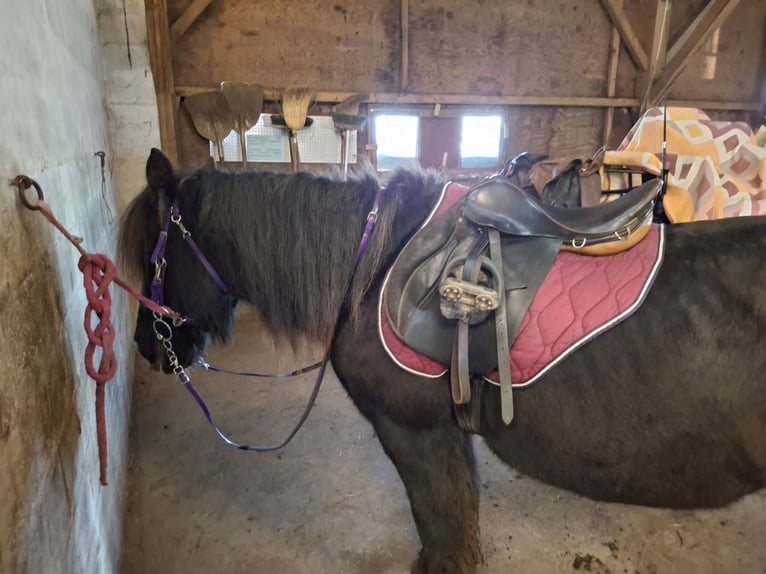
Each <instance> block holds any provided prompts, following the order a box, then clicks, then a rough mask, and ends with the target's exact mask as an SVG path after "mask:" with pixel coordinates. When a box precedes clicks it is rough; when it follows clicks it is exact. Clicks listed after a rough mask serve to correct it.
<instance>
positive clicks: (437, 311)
mask: <svg viewBox="0 0 766 574" xmlns="http://www.w3.org/2000/svg"><path fill="white" fill-rule="evenodd" d="M660 188H661V181H660V180H653V181H650V182H648V183H645V184H644V185H642V186H640V187H638V188H636V189H634V190H632V191H631V192H629V193H627V194H625V195H623V196H621V197H619V198H618V199H616V200H614V201H612V202H609V203H606V204H603V205H598V206H595V207H585V208H564V207H558V206H555V205H550V204H547V203H544V202H543V201H541V199H540V198H539V197H537V196H536V195H535V194H533V193H532V192H530V191H529V190H527V189H524V188H521V187H519V186H517V185H515V184H514V183H512V181H511V180H510V179H509V178H508V177H506V175H504V174H498V175H495V176H492V177H490V178H487V179H485V180H484V181H482V182H480V183H479V184H478V185H476V186H474V187H473V188H471V189H470V190H469V191H468V192H467V193H466V195H465V196H463V198H462V199H461V200H460V201H458V203H457V204H455V205H454V206H453V207H451V208H450V209H449V210H448V211H446V212H445V213H444V214H443V215H441V216H440V217H438V218H437V219H435V220H433V221H430V222H428V223H427V224H426V225H424V226H423V227H422V228H421V229H420V230H419V231H418V232H417V233H416V234H415V235H414V236H413V238H412V239H411V240H410V241H409V242H408V243H407V245H406V246H405V248H404V249H403V250H402V252H401V254H400V255H399V257H398V259H397V260H396V262H395V263H394V265H393V267H392V268H391V270H390V271H389V274H388V277H387V280H386V284H385V287H384V293H383V302H384V310H385V312H386V313H387V316H388V319H389V321H390V323H391V326H392V327H393V329H394V331H395V332H396V333H397V335H398V336H399V337H400V338H401V339H402V340H403V341H404V342H405V343H407V345H409V346H410V347H412V348H413V349H415V350H416V351H418V352H420V353H422V354H424V355H426V356H428V357H430V358H432V359H433V360H435V361H438V362H440V363H443V364H445V365H450V378H451V386H452V397H453V401H454V402H455V404H457V405H463V404H466V403H468V402H469V401H470V399H471V388H472V384H471V379H472V375H475V374H479V375H481V374H487V373H489V372H492V371H494V370H498V371H499V374H500V390H501V391H500V392H501V408H502V417H503V420H504V421H505V423H506V424H509V423H510V422H511V419H512V418H513V400H512V385H511V372H510V352H509V351H510V342H511V341H513V339H514V338H515V336H516V333H517V332H518V329H519V327H520V326H521V322H522V319H523V318H524V315H525V314H526V312H527V309H528V307H529V305H530V303H531V302H532V299H533V298H534V295H535V293H536V292H537V290H538V289H539V287H540V285H541V283H542V281H543V279H544V278H545V276H546V275H547V273H548V271H549V269H550V267H551V266H552V265H553V261H554V259H555V258H556V255H557V254H558V252H559V250H561V249H562V248H563V249H569V250H572V251H575V252H578V253H583V254H591V255H593V254H596V255H597V254H606V253H616V252H619V251H622V250H625V249H628V248H629V247H631V246H632V245H635V244H636V243H637V242H638V241H640V240H641V239H642V238H643V237H644V236H645V235H646V233H647V232H648V230H649V225H650V224H651V220H652V209H653V203H654V199H655V198H656V197H657V195H658V193H659V191H660ZM492 319H494V320H492Z"/></svg>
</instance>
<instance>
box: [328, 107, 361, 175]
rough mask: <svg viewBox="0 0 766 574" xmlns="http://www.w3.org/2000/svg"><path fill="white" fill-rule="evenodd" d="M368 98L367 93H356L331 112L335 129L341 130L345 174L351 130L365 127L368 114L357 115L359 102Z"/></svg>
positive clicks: (341, 160) (344, 173) (342, 159)
mask: <svg viewBox="0 0 766 574" xmlns="http://www.w3.org/2000/svg"><path fill="white" fill-rule="evenodd" d="M366 99H367V94H354V95H353V96H350V97H348V98H346V99H345V100H343V101H342V102H339V103H338V104H337V105H336V106H335V107H334V108H333V110H332V111H331V112H330V117H332V123H333V125H334V126H335V129H336V130H338V131H340V146H341V147H340V162H341V163H342V164H343V175H346V174H348V152H349V149H348V147H349V144H350V141H351V138H350V137H349V132H350V131H352V130H353V131H357V130H360V129H362V128H363V127H364V124H365V122H366V121H367V117H366V116H360V115H357V114H358V112H359V104H360V103H362V102H363V101H364V100H366Z"/></svg>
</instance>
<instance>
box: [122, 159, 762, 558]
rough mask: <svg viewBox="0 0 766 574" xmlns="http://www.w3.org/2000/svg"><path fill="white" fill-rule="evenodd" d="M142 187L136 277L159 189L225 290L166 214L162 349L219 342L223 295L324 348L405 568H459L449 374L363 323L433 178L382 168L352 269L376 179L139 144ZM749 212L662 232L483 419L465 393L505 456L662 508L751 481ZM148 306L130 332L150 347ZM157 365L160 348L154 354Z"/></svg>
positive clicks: (461, 547) (134, 241) (466, 533)
mask: <svg viewBox="0 0 766 574" xmlns="http://www.w3.org/2000/svg"><path fill="white" fill-rule="evenodd" d="M147 180H148V184H149V185H148V187H147V188H146V189H145V190H144V191H143V192H142V193H141V194H140V195H139V196H138V197H137V198H136V199H135V200H134V201H133V203H132V205H131V207H130V208H129V210H128V212H127V213H126V216H125V219H124V221H123V225H122V229H121V238H120V239H121V250H122V254H123V256H124V259H125V261H126V262H127V263H129V264H131V265H132V267H133V268H134V270H136V271H138V272H139V273H140V274H141V277H142V281H143V288H144V290H145V291H147V292H148V289H149V283H150V281H151V279H152V275H153V272H154V270H153V267H151V266H150V264H149V259H150V255H151V252H152V249H153V247H154V244H155V242H156V240H157V236H158V234H159V232H160V228H161V226H162V221H163V214H164V213H165V211H166V209H167V208H168V205H169V204H170V203H172V202H174V201H175V202H177V205H178V207H179V210H180V213H181V214H182V216H183V221H184V223H185V225H186V227H187V228H188V229H189V231H191V232H192V233H193V237H194V239H195V240H196V242H197V244H198V245H199V246H200V249H201V250H202V251H203V252H204V253H205V255H206V256H207V257H208V259H209V260H210V261H211V262H212V264H213V266H214V267H215V268H216V270H217V271H218V273H219V274H220V275H221V277H222V279H223V281H224V282H225V284H226V286H227V287H228V289H229V291H230V293H229V294H224V293H223V292H222V290H221V289H220V288H219V287H218V286H217V285H216V284H215V282H214V281H213V280H212V279H211V278H210V275H209V274H208V273H207V272H206V271H205V269H204V268H203V266H202V265H201V264H200V263H199V261H198V260H197V258H196V257H195V255H194V254H193V253H192V251H191V250H190V249H189V248H188V247H187V246H186V245H185V242H184V241H183V240H182V238H181V234H180V232H179V231H178V230H177V229H174V228H173V229H171V231H170V235H169V237H168V242H167V251H166V255H165V257H166V260H167V270H166V277H165V289H164V297H165V302H166V304H167V305H169V306H170V307H172V308H173V309H175V310H176V311H178V312H180V313H181V314H184V315H188V316H189V317H190V321H189V322H188V323H186V324H185V325H183V326H182V327H179V328H177V329H175V330H174V333H173V345H174V350H175V352H176V353H177V354H178V357H179V359H180V361H181V363H182V364H183V365H184V366H188V365H191V364H192V363H193V362H194V361H195V359H196V358H197V357H198V356H199V354H200V353H201V352H202V350H203V348H204V347H205V345H206V344H207V343H208V340H209V339H210V338H211V337H212V338H217V339H221V340H226V338H227V336H228V335H229V333H230V331H231V327H232V322H233V316H234V310H235V307H236V305H237V303H238V302H239V301H242V302H245V303H248V304H250V305H252V306H253V307H255V308H256V309H257V310H258V312H259V314H260V316H261V317H262V319H263V321H264V323H265V324H266V325H267V326H268V327H269V329H270V330H271V331H273V332H274V333H275V334H277V335H280V336H283V337H285V338H287V339H289V340H293V341H297V340H300V339H301V338H307V339H309V340H311V341H314V342H317V343H320V344H327V345H331V349H332V350H331V358H332V363H333V367H334V369H335V372H336V373H337V375H338V377H339V379H340V381H341V382H342V384H343V386H344V387H345V388H346V390H347V391H348V393H349V395H350V396H351V398H352V400H353V401H354V403H355V404H356V406H357V407H358V408H359V410H360V411H361V412H362V413H363V414H364V416H366V417H367V418H368V419H369V420H370V421H371V423H372V424H373V426H374V427H375V430H376V432H377V436H378V437H379V439H380V442H381V444H382V446H383V448H384V449H385V451H386V453H387V454H388V456H389V457H390V458H391V460H392V461H393V462H394V464H395V466H396V468H397V470H398V472H399V475H400V476H401V478H402V481H403V482H404V485H405V487H406V489H407V494H408V496H409V500H410V503H411V507H412V512H413V516H414V518H415V522H416V525H417V529H418V533H419V535H420V539H421V543H422V550H421V552H420V556H419V558H418V560H417V562H416V563H415V565H414V570H415V571H417V572H473V571H474V569H475V567H476V564H477V563H478V562H479V560H480V556H481V554H480V549H479V530H478V524H479V522H478V508H479V498H478V497H479V491H478V489H477V486H476V475H475V469H474V459H473V454H472V450H471V442H470V440H469V436H468V435H466V434H465V433H463V432H462V431H461V430H460V428H459V427H458V424H457V422H456V419H455V416H454V414H453V408H452V403H451V397H450V390H449V382H448V380H446V379H445V378H441V379H421V378H419V377H417V376H415V375H412V374H409V373H406V372H404V371H402V370H401V369H400V368H399V367H397V366H396V365H395V364H394V363H393V362H392V361H391V360H390V359H389V357H388V356H387V354H386V353H385V351H384V349H383V348H382V346H381V344H380V342H379V340H378V336H377V301H378V294H379V289H380V286H381V282H382V278H383V275H384V274H385V271H386V270H387V269H388V267H389V266H390V265H391V264H392V262H393V260H394V258H395V257H396V254H397V252H398V251H399V250H400V249H401V248H402V246H403V245H404V243H405V242H406V241H407V239H408V238H409V237H410V236H411V235H412V234H413V233H414V232H415V231H416V229H417V228H418V226H419V225H420V223H421V222H422V221H423V220H424V219H425V217H426V216H427V214H428V213H429V211H430V209H431V207H432V206H433V204H434V202H435V201H436V198H437V196H438V194H439V191H440V187H441V182H439V181H438V180H437V178H435V177H434V176H432V175H428V174H423V173H421V172H417V171H399V172H396V173H395V174H394V175H393V176H392V177H391V178H390V180H389V181H388V183H387V188H386V190H385V192H384V194H383V197H382V202H381V210H380V216H379V220H378V225H377V227H376V228H375V230H374V233H373V236H372V239H371V241H370V244H369V247H368V249H367V251H366V253H365V254H364V257H363V259H362V261H361V263H360V265H359V268H358V270H357V272H356V273H355V274H354V275H353V280H352V281H353V283H352V288H351V291H350V292H349V294H348V296H344V294H345V293H346V285H347V283H348V281H349V280H351V278H352V269H353V260H354V254H355V251H356V249H357V245H358V243H359V239H360V237H361V235H362V230H363V228H364V226H365V217H366V215H367V213H368V212H369V211H370V208H371V205H372V203H373V198H374V197H375V195H376V193H377V191H378V187H379V183H378V181H377V180H376V178H375V177H374V176H373V175H369V176H362V177H359V178H356V179H349V180H339V179H333V178H330V177H325V176H318V175H312V174H309V173H297V174H287V173H271V172H246V173H234V172H216V171H211V170H197V171H195V172H193V173H192V174H190V175H189V176H187V177H185V178H184V179H182V180H179V179H177V177H176V175H175V174H174V171H173V169H172V167H171V165H170V163H169V162H168V161H167V159H166V158H165V157H164V156H163V155H162V154H161V153H159V152H157V151H156V150H154V151H153V152H152V154H151V156H150V158H149V160H148V163H147ZM764 253H766V221H765V220H764V219H762V218H739V219H732V220H722V221H716V222H709V223H695V224H687V225H675V226H671V227H669V228H668V229H667V248H666V254H665V261H664V264H663V267H662V269H661V271H660V274H659V276H658V277H657V280H656V282H655V285H654V287H653V289H652V291H651V292H650V293H649V295H648V297H647V299H646V301H645V302H644V304H643V306H642V307H641V308H640V309H639V310H638V311H637V312H636V313H635V315H634V316H633V317H631V318H630V319H629V320H627V321H625V322H623V323H621V324H619V325H618V326H616V327H614V328H613V329H611V330H610V331H608V332H606V333H605V334H603V335H601V336H599V337H598V338H597V339H595V340H594V341H592V342H590V343H589V344H587V345H585V346H584V347H583V348H582V349H581V350H579V351H578V352H576V353H574V354H573V355H572V356H570V357H568V358H567V359H565V360H564V361H563V362H562V363H561V364H560V365H558V366H557V367H555V368H554V369H553V370H552V371H551V372H550V373H549V374H548V375H546V377H545V378H544V380H543V381H541V382H540V383H538V384H536V385H534V386H532V387H531V388H528V389H524V390H521V391H517V392H516V393H515V410H516V414H515V419H514V420H513V422H512V424H511V425H510V426H505V425H504V424H503V423H502V422H501V421H500V413H499V410H500V409H499V397H498V395H499V393H498V391H497V388H496V387H494V386H490V387H488V388H487V389H486V391H485V403H484V407H483V420H482V429H483V431H482V436H483V438H484V440H485V441H486V443H487V444H488V445H489V447H490V448H491V449H492V450H493V451H494V452H495V454H497V456H498V457H500V458H501V459H502V460H503V461H505V462H506V463H507V464H509V465H511V466H513V468H515V469H516V470H518V471H520V472H523V473H525V474H527V475H529V476H532V477H535V478H538V479H540V480H543V481H545V482H548V483H551V484H554V485H557V486H560V487H562V488H566V489H568V490H572V491H575V492H578V493H581V494H583V495H585V496H588V497H591V498H593V499H596V500H603V501H614V502H623V503H630V504H641V505H651V506H663V507H672V508H695V507H712V506H721V505H725V504H727V503H729V502H731V501H733V500H736V499H738V498H739V497H741V496H743V495H745V494H747V493H749V492H752V491H754V490H757V489H759V488H761V487H762V486H763V485H764V481H765V480H766V380H764V378H765V373H766V353H764V352H763V349H764V348H766V288H765V287H764V286H765V285H766V263H765V261H766V257H764ZM151 324H152V318H151V314H150V313H148V312H147V311H145V310H142V311H140V312H139V316H138V324H137V327H136V332H135V340H136V342H137V343H138V347H139V349H140V351H141V354H142V355H143V356H144V357H145V358H146V359H147V360H149V361H151V362H159V361H161V360H163V358H164V355H162V354H160V351H161V348H160V349H158V348H157V345H156V342H157V341H156V338H155V335H154V333H153V331H152V326H151ZM165 367H166V368H167V361H166V364H165Z"/></svg>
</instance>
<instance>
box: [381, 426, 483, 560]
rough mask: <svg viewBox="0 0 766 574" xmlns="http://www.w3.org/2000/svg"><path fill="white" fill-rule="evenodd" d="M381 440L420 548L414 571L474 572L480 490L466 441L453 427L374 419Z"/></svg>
mask: <svg viewBox="0 0 766 574" xmlns="http://www.w3.org/2000/svg"><path fill="white" fill-rule="evenodd" d="M373 425H374V426H375V430H376V431H377V433H378V437H379V438H380V442H381V443H382V445H383V448H384V449H385V451H386V453H387V454H388V456H389V457H390V458H391V460H392V461H393V463H394V465H395V466H396V469H397V470H398V471H399V476H400V477H401V479H402V482H404V486H405V488H406V489H407V496H408V497H409V499H410V506H411V507H412V514H413V516H414V518H415V525H416V526H417V529H418V534H419V535H420V541H421V544H422V549H421V551H420V556H419V557H418V560H417V562H415V563H414V564H413V567H412V571H413V572H417V573H422V574H427V573H436V572H439V573H445V572H449V573H460V574H462V573H469V572H474V571H475V569H476V565H477V564H478V563H479V562H480V560H481V551H480V548H479V492H478V488H477V485H476V480H475V469H474V457H473V448H472V445H471V442H470V440H471V439H470V437H469V436H468V435H466V434H465V433H463V432H462V431H460V429H459V428H458V427H457V426H456V425H455V424H454V423H452V421H445V423H443V424H442V425H440V426H436V427H433V426H432V427H428V428H427V429H412V428H408V427H403V426H401V425H399V424H397V423H396V422H394V421H393V420H391V419H389V418H387V417H386V416H385V415H378V416H377V417H375V420H373Z"/></svg>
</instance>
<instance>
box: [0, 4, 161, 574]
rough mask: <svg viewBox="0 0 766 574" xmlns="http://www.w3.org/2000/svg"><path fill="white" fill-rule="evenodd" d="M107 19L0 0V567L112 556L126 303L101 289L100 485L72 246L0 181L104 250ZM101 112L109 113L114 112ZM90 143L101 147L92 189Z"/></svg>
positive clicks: (108, 190) (108, 230)
mask: <svg viewBox="0 0 766 574" xmlns="http://www.w3.org/2000/svg"><path fill="white" fill-rule="evenodd" d="M101 4H102V5H105V4H107V3H106V2H101ZM114 4H117V2H115V3H114ZM131 4H136V5H137V6H139V5H140V7H141V10H142V11H141V18H143V4H142V3H140V4H139V3H138V2H132V3H131ZM119 16H120V19H121V18H122V8H121V7H120V11H119ZM109 18H110V15H109V14H108V13H104V14H101V15H100V17H99V14H98V12H97V10H96V6H95V5H94V2H93V0H56V1H55V2H52V1H49V0H29V1H27V2H16V1H14V0H0V37H2V38H3V53H2V55H0V69H2V70H3V81H2V82H0V107H2V109H3V110H4V113H3V114H0V134H2V138H1V139H0V180H2V181H3V182H4V185H3V186H2V187H3V189H4V193H2V194H0V245H2V249H3V254H2V261H3V265H2V273H0V277H1V278H2V280H0V308H2V314H3V315H2V316H3V321H2V322H1V323H0V349H1V352H0V371H1V372H2V376H0V461H2V463H0V571H2V572H8V573H11V572H56V573H63V574H68V573H78V574H79V573H106V572H114V571H116V570H117V563H118V559H119V556H120V541H121V515H122V512H121V509H122V501H123V494H124V490H125V486H124V485H125V470H126V458H127V457H126V454H127V423H128V418H129V417H128V412H129V404H130V395H131V392H130V381H131V380H132V376H131V370H132V350H131V349H132V348H131V345H130V333H129V331H130V323H131V318H130V316H129V314H128V304H127V300H126V297H125V296H124V294H123V293H121V292H120V291H119V290H118V289H115V288H112V289H111V291H112V298H113V304H112V309H111V319H112V323H113V326H114V330H115V334H116V338H115V344H114V348H115V352H116V355H117V361H118V363H119V369H118V372H117V375H116V376H115V377H114V378H113V379H112V380H111V381H110V382H109V383H108V384H107V387H106V420H107V437H108V446H109V457H108V480H109V485H108V486H106V487H102V486H100V484H99V472H98V453H97V442H96V426H95V414H94V396H95V384H94V383H93V381H92V380H91V379H89V377H88V376H87V374H86V372H85V368H84V361H83V353H84V350H85V346H86V342H87V339H86V336H85V333H84V331H83V312H84V309H85V305H86V299H85V294H84V291H83V287H82V281H83V280H82V276H81V274H80V272H79V271H78V270H77V262H78V254H77V252H76V251H75V249H74V248H73V246H72V245H71V244H70V243H68V242H67V241H66V240H65V239H64V238H63V236H61V235H60V234H59V233H58V232H57V231H56V230H55V229H54V228H53V227H52V226H51V225H49V224H48V223H47V222H46V221H45V220H44V219H43V218H42V217H41V216H40V215H38V214H36V213H33V212H31V211H28V210H26V209H24V208H23V206H22V205H21V203H20V200H19V198H18V195H17V190H16V188H15V187H13V186H11V185H10V181H11V180H12V179H13V178H14V177H15V176H16V175H18V174H20V173H23V174H26V175H28V176H30V177H32V178H34V179H35V180H36V181H37V182H39V184H40V185H41V187H42V189H43V191H44V193H45V199H46V201H47V202H48V203H49V204H50V206H51V208H52V210H53V211H54V213H55V214H56V216H57V217H58V219H59V220H60V221H61V222H62V223H63V225H64V226H65V227H66V228H68V229H69V230H71V232H72V233H73V234H75V235H78V236H81V237H83V239H84V244H83V245H84V247H85V248H86V249H87V250H89V251H91V252H96V253H105V254H107V255H108V256H110V257H112V258H114V255H115V239H116V231H117V219H116V218H117V215H118V213H117V206H116V205H115V197H114V196H115V188H116V187H117V185H118V182H117V179H116V177H114V176H113V170H116V169H118V168H119V166H121V165H122V163H121V161H122V157H121V155H120V154H121V153H123V152H124V146H123V143H122V139H121V137H122V136H117V137H112V135H111V134H110V132H109V128H108V116H107V113H106V111H105V103H106V102H107V99H106V98H107V96H108V92H107V91H106V90H105V83H104V70H105V69H110V73H109V74H108V77H109V78H110V80H109V81H113V78H114V74H113V73H112V71H111V65H112V64H113V60H114V58H112V57H111V56H110V54H109V52H108V51H107V52H106V55H105V56H104V57H102V50H101V46H102V43H103V44H107V43H108V42H106V41H105V40H104V38H101V39H100V38H99V34H98V26H100V25H101V26H105V25H106V24H107V20H108V19H109ZM141 21H143V20H141ZM123 34H124V30H123ZM144 45H145V42H144ZM144 50H145V48H144ZM134 57H135V52H134ZM104 58H105V59H104ZM147 68H148V66H146V67H144V66H141V67H140V68H139V69H138V70H137V71H136V74H135V75H136V78H139V77H141V78H142V77H143V76H144V74H145V73H146V72H147ZM149 78H150V79H149V82H150V83H151V75H149ZM109 109H110V115H111V114H112V113H113V112H115V110H117V109H118V108H117V107H114V106H110V107H109ZM155 114H156V112H155ZM151 136H152V132H151V130H147V131H146V132H145V133H144V135H143V142H142V143H143V146H142V147H143V152H142V153H143V155H144V157H145V156H146V148H147V147H148V146H147V142H149V141H150V140H151ZM99 151H103V152H105V154H106V155H105V157H106V165H105V168H106V169H105V172H104V178H103V189H102V171H101V167H100V160H99V158H98V156H96V155H94V154H95V153H96V152H99ZM141 171H142V170H141ZM141 171H139V173H141ZM115 175H116V174H115ZM126 185H127V186H128V188H130V187H131V186H133V185H134V184H133V183H131V182H129V181H128V182H127V184H126ZM110 212H111V217H110ZM97 358H98V354H97Z"/></svg>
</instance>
